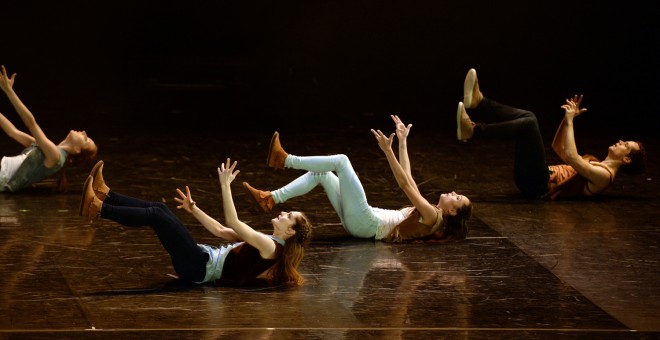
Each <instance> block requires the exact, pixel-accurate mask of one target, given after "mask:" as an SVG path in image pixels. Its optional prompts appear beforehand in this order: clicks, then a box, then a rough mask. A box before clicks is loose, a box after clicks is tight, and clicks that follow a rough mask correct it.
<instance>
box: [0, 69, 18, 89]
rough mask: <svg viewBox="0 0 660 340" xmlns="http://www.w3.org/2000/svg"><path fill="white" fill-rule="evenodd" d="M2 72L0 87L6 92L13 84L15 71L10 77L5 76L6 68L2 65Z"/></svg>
mask: <svg viewBox="0 0 660 340" xmlns="http://www.w3.org/2000/svg"><path fill="white" fill-rule="evenodd" d="M1 67H2V73H0V88H1V89H2V90H3V91H5V92H7V91H9V90H10V89H11V88H12V87H13V86H14V79H15V78H16V73H14V74H12V75H11V77H9V76H7V69H5V65H2V66H1Z"/></svg>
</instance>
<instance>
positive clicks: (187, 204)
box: [174, 185, 195, 213]
mask: <svg viewBox="0 0 660 340" xmlns="http://www.w3.org/2000/svg"><path fill="white" fill-rule="evenodd" d="M176 192H177V193H178V194H179V196H180V197H174V200H175V201H177V203H179V205H178V206H177V207H176V208H177V209H184V210H185V211H187V212H189V213H192V211H193V208H194V207H195V201H193V199H192V195H191V194H190V188H188V186H187V185H186V193H185V194H184V193H183V191H181V189H179V188H176Z"/></svg>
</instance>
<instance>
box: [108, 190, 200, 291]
mask: <svg viewBox="0 0 660 340" xmlns="http://www.w3.org/2000/svg"><path fill="white" fill-rule="evenodd" d="M101 217H102V218H106V219H109V220H112V221H115V222H117V223H120V224H122V225H124V226H127V227H142V226H150V227H151V228H153V230H154V231H155V232H156V235H158V239H160V243H161V244H162V245H163V247H164V248H165V250H167V252H168V253H169V254H170V257H171V259H172V265H173V266H174V270H175V271H176V273H177V274H178V275H179V277H180V278H182V279H184V280H189V281H196V282H199V281H202V280H203V279H204V277H205V276H206V262H207V261H208V254H207V253H206V252H204V251H203V250H202V249H201V248H200V247H199V246H198V245H197V242H195V240H194V239H193V237H192V234H190V231H189V230H188V229H187V228H186V227H185V226H184V225H183V223H181V221H180V220H179V219H178V218H177V217H176V215H175V214H174V213H173V212H172V211H171V210H170V209H169V208H168V207H167V206H166V205H165V204H163V203H159V202H149V201H144V200H141V199H137V198H133V197H128V196H125V195H122V194H119V193H116V192H114V191H111V192H110V193H109V194H108V197H107V198H106V199H105V201H104V202H103V207H102V208H101Z"/></svg>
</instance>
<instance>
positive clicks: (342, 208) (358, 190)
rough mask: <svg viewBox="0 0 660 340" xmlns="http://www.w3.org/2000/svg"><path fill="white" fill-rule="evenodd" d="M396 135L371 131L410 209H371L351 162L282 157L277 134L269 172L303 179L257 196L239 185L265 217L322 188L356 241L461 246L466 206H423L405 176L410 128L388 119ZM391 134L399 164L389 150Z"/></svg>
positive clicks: (453, 199) (441, 202) (452, 200)
mask: <svg viewBox="0 0 660 340" xmlns="http://www.w3.org/2000/svg"><path fill="white" fill-rule="evenodd" d="M392 120H393V121H394V124H395V125H396V133H392V134H390V135H389V136H386V135H384V134H383V133H382V132H381V131H380V130H371V132H372V133H373V135H374V137H376V140H377V141H378V145H379V146H380V148H381V150H382V151H383V152H384V153H385V156H386V157H387V160H388V163H389V165H390V169H391V170H392V173H393V174H394V178H395V179H396V181H397V184H398V185H399V188H401V190H402V191H403V192H404V193H405V194H406V197H407V198H408V203H409V205H407V206H404V207H402V208H401V209H381V208H376V207H372V206H370V205H369V203H368V201H367V197H366V194H365V192H364V188H363V187H362V184H361V183H360V179H359V178H358V176H357V174H356V173H355V170H353V166H352V165H351V162H350V160H349V159H348V157H347V156H346V155H343V154H338V155H330V156H296V155H292V154H289V153H287V152H286V151H284V149H283V148H282V146H281V144H280V140H279V134H278V133H277V132H275V133H274V134H273V137H272V139H271V146H270V151H269V153H268V160H267V163H268V166H270V167H273V168H276V169H278V168H282V169H283V168H293V169H300V170H307V173H305V174H303V175H302V176H300V177H298V178H297V179H295V180H293V181H292V182H291V183H289V184H287V185H285V186H284V187H282V188H280V189H277V190H274V191H262V190H258V189H255V188H253V187H252V186H250V185H249V184H248V183H246V182H243V186H244V187H245V188H246V189H247V190H248V191H249V192H250V194H251V195H252V197H253V198H254V199H255V200H256V201H257V203H258V204H259V205H260V206H261V208H262V209H263V210H264V211H266V212H270V211H271V209H272V208H273V207H274V206H275V204H279V203H283V202H285V201H287V200H289V199H292V198H294V197H298V196H301V195H304V194H306V193H308V192H310V191H311V190H312V189H314V188H315V187H316V186H318V185H321V186H322V187H323V189H324V190H325V192H326V194H327V196H328V199H329V200H330V203H331V204H332V206H333V208H334V209H335V211H336V212H337V215H338V216H339V218H340V220H341V222H342V225H343V226H344V228H345V229H346V231H347V232H348V233H350V234H351V235H352V236H354V237H358V238H375V239H376V240H383V241H386V242H410V241H417V240H427V241H434V242H449V241H460V240H463V239H465V237H466V236H467V233H468V227H467V221H468V220H469V219H470V217H471V215H472V203H471V202H470V200H469V199H468V198H467V197H465V196H463V195H459V194H457V193H455V192H453V191H452V192H449V193H444V194H442V195H440V197H439V199H438V203H432V202H430V201H428V200H427V199H426V198H424V196H422V194H421V193H420V192H419V189H418V188H417V184H416V183H415V180H414V179H413V177H412V173H411V170H410V159H409V157H408V149H407V137H408V134H409V132H410V128H411V127H412V125H411V124H410V125H407V126H406V125H405V124H403V122H402V121H401V119H399V117H398V116H392ZM395 134H396V136H397V139H398V141H399V143H398V144H399V158H398V159H397V158H396V156H395V155H394V151H393V150H392V142H393V140H394V135H395Z"/></svg>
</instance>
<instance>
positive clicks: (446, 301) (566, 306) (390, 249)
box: [0, 131, 660, 339]
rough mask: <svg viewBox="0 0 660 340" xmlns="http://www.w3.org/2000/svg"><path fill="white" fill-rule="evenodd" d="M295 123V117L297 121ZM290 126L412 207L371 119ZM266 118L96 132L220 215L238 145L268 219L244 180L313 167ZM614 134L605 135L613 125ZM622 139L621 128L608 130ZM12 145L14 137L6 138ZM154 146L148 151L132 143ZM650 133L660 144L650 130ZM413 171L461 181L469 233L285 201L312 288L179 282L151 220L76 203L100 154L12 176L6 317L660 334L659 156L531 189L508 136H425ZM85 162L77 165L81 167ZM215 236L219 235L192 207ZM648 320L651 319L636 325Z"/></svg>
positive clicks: (5, 208)
mask: <svg viewBox="0 0 660 340" xmlns="http://www.w3.org/2000/svg"><path fill="white" fill-rule="evenodd" d="M287 132H288V133H287ZM346 133H350V134H351V136H355V137H351V138H350V139H347V138H345V136H343V135H341V134H335V133H325V134H311V133H299V132H296V133H293V132H292V131H291V132H289V131H284V132H282V142H283V145H284V147H285V148H286V149H287V151H289V152H291V153H295V154H300V155H311V154H330V153H344V154H347V155H348V156H349V157H350V159H351V160H352V162H353V165H354V167H355V169H356V170H357V171H358V173H359V174H360V178H361V180H362V181H363V184H364V186H365V189H366V191H367V195H368V198H369V201H370V203H371V204H372V205H375V206H379V207H383V208H398V207H399V206H400V205H401V202H403V201H404V197H403V194H402V193H401V192H400V190H398V189H397V188H396V183H395V182H394V180H393V177H392V175H391V173H390V171H389V169H388V167H387V162H386V161H385V159H384V158H383V156H382V154H381V152H380V150H379V149H378V146H377V145H376V143H375V142H374V141H373V140H372V137H371V136H370V134H369V133H368V131H350V132H346ZM269 138H270V136H269V134H262V133H254V134H250V135H242V136H237V135H232V136H223V137H213V136H203V137H190V138H188V137H187V138H186V142H185V143H181V140H180V139H177V138H175V137H167V136H136V135H126V136H124V135H113V136H107V137H104V139H101V140H97V143H98V144H99V145H102V149H101V150H102V152H101V154H100V155H99V156H100V158H102V159H104V161H105V163H106V166H105V169H104V173H105V176H106V180H107V182H108V184H109V185H110V186H111V187H112V188H113V189H115V190H117V191H121V192H124V193H127V194H130V195H134V196H139V197H142V198H145V199H150V200H165V201H166V202H168V204H169V205H170V206H171V207H172V208H174V202H173V200H172V197H173V196H174V189H175V188H177V187H183V186H184V185H189V186H190V187H191V190H192V191H193V196H194V197H195V200H196V201H197V203H198V204H199V205H200V206H202V207H203V208H204V209H205V210H206V211H207V212H209V214H211V215H213V216H216V217H221V215H222V209H221V205H220V194H219V187H218V184H217V178H216V177H217V173H216V172H215V168H216V167H217V166H218V164H219V163H220V162H221V161H222V160H224V159H225V158H226V157H232V158H233V159H236V160H238V161H239V169H240V170H241V173H240V174H239V178H237V181H236V182H235V183H234V185H235V186H234V188H235V190H234V194H235V198H236V204H237V209H238V213H239V216H240V217H241V218H242V219H243V220H245V221H247V222H249V223H251V224H253V225H263V226H264V227H265V228H267V226H268V220H269V218H270V217H269V216H267V215H264V214H263V213H260V212H259V210H257V208H256V207H255V206H254V205H253V204H252V203H251V202H250V200H248V198H247V196H245V195H244V193H243V191H242V190H240V189H238V183H240V181H243V180H246V181H250V183H251V184H253V185H254V186H256V187H259V188H264V189H273V188H276V187H279V186H281V185H283V184H285V183H287V182H288V181H289V180H291V179H293V178H294V177H296V176H297V175H299V174H300V172H297V171H295V170H286V171H283V172H282V171H279V172H274V171H272V170H270V169H268V168H266V166H265V165H264V164H263V163H264V160H265V155H266V147H267V143H268V141H269ZM607 142H608V141H605V143H607ZM600 145H607V144H602V143H601V144H600ZM2 146H3V147H4V146H5V145H4V144H3V145H2ZM136 146H139V148H138V150H139V151H137V150H136V149H135V148H136ZM647 147H648V148H651V147H655V146H647ZM409 149H410V153H411V161H412V165H413V174H414V176H415V177H416V178H417V179H418V182H419V183H420V190H421V191H422V193H423V194H424V195H425V196H427V197H433V196H437V195H438V194H440V193H442V192H445V191H451V190H455V191H457V192H459V193H463V194H466V195H468V196H469V197H470V198H471V199H472V200H473V202H474V204H475V215H474V218H473V220H472V222H471V231H470V234H469V237H468V239H467V240H465V241H464V242H461V243H455V244H447V245H437V244H400V245H390V244H384V243H381V242H374V241H370V240H358V239H353V238H351V237H349V236H348V235H347V234H346V233H345V232H344V231H343V229H342V227H341V225H339V221H338V219H337V217H336V216H335V214H334V212H333V211H332V209H331V206H330V204H329V203H328V202H327V199H326V198H325V195H324V193H323V192H322V191H321V190H320V189H317V191H314V192H312V193H311V194H310V195H309V196H308V197H305V198H300V199H296V200H292V201H290V202H287V203H286V204H284V205H282V206H281V208H280V209H282V210H289V209H296V210H302V211H305V212H307V213H308V214H309V215H310V217H311V218H312V219H313V221H314V223H315V225H316V228H315V238H314V242H313V243H312V244H311V246H310V247H309V249H308V250H307V252H306V256H305V259H304V261H303V264H302V268H301V270H302V272H303V274H304V276H305V278H306V284H305V285H304V286H302V287H300V288H283V287H268V286H265V285H255V286H251V287H246V288H222V287H211V286H198V285H193V284H187V283H182V282H180V281H178V280H177V279H176V277H175V276H174V271H173V270H172V268H171V265H170V262H169V257H168V256H167V253H166V252H165V251H164V250H163V248H162V247H161V246H160V244H159V242H158V240H157V238H156V237H155V235H154V234H153V232H152V231H151V229H149V228H141V229H130V228H124V227H121V226H119V225H117V224H115V223H113V222H109V221H95V222H93V223H90V221H88V220H84V219H82V218H79V217H77V209H78V203H79V192H80V185H81V183H82V180H83V178H84V177H85V176H86V172H85V171H86V170H87V169H72V171H71V173H70V178H69V181H70V183H69V191H68V192H67V193H65V194H56V195H52V194H50V193H48V192H46V191H44V190H40V189H35V190H32V191H29V192H26V193H22V194H6V193H4V194H0V287H2V288H1V292H0V334H2V335H5V336H8V337H30V338H35V337H42V338H47V337H52V336H58V337H73V338H79V337H94V338H117V337H120V338H122V339H130V338H218V337H223V336H225V337H231V338H235V337H241V338H250V339H270V338H277V339H279V338H281V339H289V338H302V337H304V338H321V339H325V338H362V337H365V336H367V337H375V338H379V337H387V338H397V337H402V338H420V339H430V338H441V337H449V338H486V337H487V338H492V337H496V338H556V337H559V336H563V337H569V338H652V337H654V336H658V333H657V332H658V331H660V316H658V313H657V312H658V310H660V308H659V307H660V302H658V301H660V299H659V295H660V288H658V286H657V281H658V279H659V278H660V275H659V274H660V273H659V270H658V268H659V267H658V262H657V258H658V257H657V251H658V248H657V247H658V244H659V243H660V242H659V241H660V226H659V225H658V223H657V221H658V220H660V218H659V217H660V216H659V215H660V213H658V202H659V201H658V186H657V185H656V184H655V183H654V182H653V179H656V178H658V176H656V175H657V174H658V170H657V168H653V167H652V168H651V169H649V171H648V172H647V174H646V175H645V176H644V177H642V178H638V177H637V178H633V177H625V176H622V177H621V178H619V179H617V183H615V185H614V187H613V188H612V189H611V190H610V191H608V193H607V194H606V195H605V196H604V197H603V198H601V199H598V200H594V201H587V202H543V201H536V200H526V199H522V198H520V197H518V196H517V194H516V190H515V187H514V186H513V184H512V183H511V175H510V170H511V169H510V162H511V154H510V152H509V151H510V146H507V144H498V143H489V144H486V143H480V144H479V143H467V144H465V143H456V142H454V141H453V140H451V139H449V138H444V137H439V136H429V135H426V136H421V135H420V136H414V135H413V136H411V139H410V146H409ZM77 170H79V171H77ZM178 215H179V216H180V217H181V219H182V220H183V221H184V222H186V223H187V224H188V225H189V227H190V229H191V230H192V232H193V235H194V236H195V237H196V238H197V239H198V241H199V242H202V243H217V242H216V241H214V239H213V237H212V236H211V235H209V234H208V233H206V232H205V231H204V229H203V227H201V225H199V224H197V223H196V222H195V221H194V220H193V219H191V217H190V216H187V215H184V214H182V213H180V212H178ZM631 331H638V332H631Z"/></svg>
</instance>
